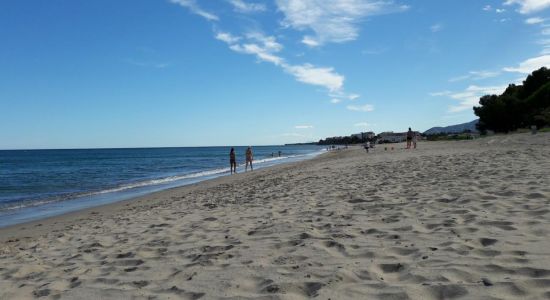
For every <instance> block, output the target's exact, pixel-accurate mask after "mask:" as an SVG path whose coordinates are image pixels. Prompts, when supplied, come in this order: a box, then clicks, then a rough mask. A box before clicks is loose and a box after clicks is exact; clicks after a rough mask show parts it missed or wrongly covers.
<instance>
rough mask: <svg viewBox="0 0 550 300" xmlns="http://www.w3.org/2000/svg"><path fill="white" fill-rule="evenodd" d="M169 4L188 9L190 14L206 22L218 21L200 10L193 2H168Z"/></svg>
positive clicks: (174, 0)
mask: <svg viewBox="0 0 550 300" xmlns="http://www.w3.org/2000/svg"><path fill="white" fill-rule="evenodd" d="M170 2H172V3H175V4H179V5H181V6H183V7H186V8H188V9H189V10H190V11H191V12H192V13H194V14H197V15H199V16H201V17H203V18H205V19H207V20H208V21H218V20H219V18H218V16H216V15H215V14H213V13H210V12H207V11H205V10H204V9H202V8H201V7H200V6H199V5H198V4H197V2H196V1H195V0H170Z"/></svg>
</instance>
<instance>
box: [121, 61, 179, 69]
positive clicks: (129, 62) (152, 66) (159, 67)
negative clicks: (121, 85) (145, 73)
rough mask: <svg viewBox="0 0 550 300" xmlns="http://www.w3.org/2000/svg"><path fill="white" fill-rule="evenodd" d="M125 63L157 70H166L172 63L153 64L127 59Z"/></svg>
mask: <svg viewBox="0 0 550 300" xmlns="http://www.w3.org/2000/svg"><path fill="white" fill-rule="evenodd" d="M124 62H126V63H128V64H130V65H134V66H138V67H144V68H156V69H164V68H167V67H169V66H170V63H167V62H152V61H140V60H135V59H131V58H128V59H125V60H124Z"/></svg>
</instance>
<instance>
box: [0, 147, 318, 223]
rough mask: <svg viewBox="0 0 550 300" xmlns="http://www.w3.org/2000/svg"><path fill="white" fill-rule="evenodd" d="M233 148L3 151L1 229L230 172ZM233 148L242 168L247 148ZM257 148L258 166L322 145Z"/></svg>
mask: <svg viewBox="0 0 550 300" xmlns="http://www.w3.org/2000/svg"><path fill="white" fill-rule="evenodd" d="M229 149H230V148H229V147H192V148H191V147H186V148H142V149H79V150H5V151H0V227H3V226H7V225H13V224H17V223H21V222H26V221H31V220H36V219H40V218H44V217H49V216H53V215H58V214H62V213H66V212H69V211H74V210H78V209H82V208H87V207H92V206H97V205H101V204H106V203H111V202H115V201H120V200H124V199H128V198H131V197H135V196H140V195H144V194H148V193H151V192H155V191H159V190H163V189H167V188H171V187H176V186H181V185H186V184H190V183H195V182H198V181H202V180H206V179H211V178H215V177H219V176H223V175H227V174H228V173H229ZM235 150H236V153H237V163H238V165H239V167H238V171H240V172H243V171H244V154H245V150H246V147H235ZM253 151H254V159H255V162H254V167H255V168H262V167H267V166H272V165H275V164H280V163H284V162H292V161H298V160H304V159H308V158H311V157H313V156H315V155H317V154H319V153H321V152H322V151H323V148H322V147H319V146H258V147H253ZM279 151H281V156H280V157H279ZM272 154H273V156H272Z"/></svg>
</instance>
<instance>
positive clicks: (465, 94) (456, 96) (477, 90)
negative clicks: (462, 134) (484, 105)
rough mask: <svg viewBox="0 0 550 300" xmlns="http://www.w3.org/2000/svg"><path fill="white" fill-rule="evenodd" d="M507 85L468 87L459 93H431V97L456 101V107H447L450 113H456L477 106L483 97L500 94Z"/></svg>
mask: <svg viewBox="0 0 550 300" xmlns="http://www.w3.org/2000/svg"><path fill="white" fill-rule="evenodd" d="M506 87H507V85H499V86H477V85H470V86H469V87H467V88H466V89H465V90H463V91H460V92H450V91H444V92H437V93H431V94H430V95H431V96H437V97H439V96H445V97H449V98H451V99H453V100H457V101H458V102H459V103H458V104H457V105H451V106H450V107H449V112H450V113H458V112H462V111H465V110H468V109H472V108H473V107H474V106H476V105H478V104H479V98H481V97H482V96H485V95H493V94H502V92H504V90H505V89H506Z"/></svg>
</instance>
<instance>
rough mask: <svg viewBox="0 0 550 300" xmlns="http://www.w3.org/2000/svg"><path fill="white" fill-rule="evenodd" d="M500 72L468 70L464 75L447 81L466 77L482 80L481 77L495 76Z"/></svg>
mask: <svg viewBox="0 0 550 300" xmlns="http://www.w3.org/2000/svg"><path fill="white" fill-rule="evenodd" d="M500 74H501V72H498V71H470V72H468V74H466V75H462V76H458V77H454V78H451V79H449V82H457V81H463V80H467V79H471V80H482V79H487V78H493V77H497V76H499V75H500Z"/></svg>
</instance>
